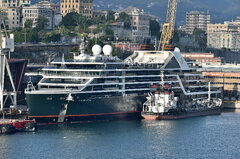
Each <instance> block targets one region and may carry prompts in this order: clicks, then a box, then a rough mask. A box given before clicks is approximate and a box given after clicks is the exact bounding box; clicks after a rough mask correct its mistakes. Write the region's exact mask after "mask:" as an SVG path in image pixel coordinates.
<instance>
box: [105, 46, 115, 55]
mask: <svg viewBox="0 0 240 159" xmlns="http://www.w3.org/2000/svg"><path fill="white" fill-rule="evenodd" d="M112 51H113V48H112V46H111V45H104V46H103V53H104V55H106V56H111V55H112Z"/></svg>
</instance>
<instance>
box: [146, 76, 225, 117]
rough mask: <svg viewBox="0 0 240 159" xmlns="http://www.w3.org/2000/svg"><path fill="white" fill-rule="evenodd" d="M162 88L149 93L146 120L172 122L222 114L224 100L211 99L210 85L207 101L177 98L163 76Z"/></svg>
mask: <svg viewBox="0 0 240 159" xmlns="http://www.w3.org/2000/svg"><path fill="white" fill-rule="evenodd" d="M161 78H162V79H161V86H160V87H158V88H157V90H156V91H155V92H154V93H148V97H147V101H146V102H145V103H144V104H143V111H142V112H141V115H142V117H143V118H144V119H146V120H171V119H183V118H190V117H198V116H207V115H219V114H221V104H222V100H221V99H220V98H211V95H210V94H211V92H210V83H209V95H208V98H206V99H202V98H201V99H197V98H196V99H194V98H184V97H182V96H180V97H182V98H183V99H181V98H180V97H176V96H175V95H174V91H173V90H172V86H171V84H170V83H169V84H167V83H164V75H163V73H162V75H161Z"/></svg>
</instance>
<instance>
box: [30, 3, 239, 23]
mask: <svg viewBox="0 0 240 159" xmlns="http://www.w3.org/2000/svg"><path fill="white" fill-rule="evenodd" d="M36 1H40V0H33V3H35V2H36ZM59 1H60V0H51V2H55V3H57V2H58V3H59ZM127 6H136V7H138V8H141V9H144V10H145V11H147V12H149V13H151V14H153V15H156V16H159V17H161V18H162V19H163V20H164V17H165V15H166V8H167V0H112V1H109V0H95V1H94V8H95V9H106V10H109V9H111V10H119V9H122V8H126V7H127ZM192 10H199V11H209V13H210V14H211V15H212V22H223V21H226V20H232V19H235V18H236V16H240V11H239V10H240V0H180V3H179V4H178V11H177V24H178V25H182V24H184V22H185V15H186V12H188V11H192Z"/></svg>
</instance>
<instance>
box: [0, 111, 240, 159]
mask: <svg viewBox="0 0 240 159" xmlns="http://www.w3.org/2000/svg"><path fill="white" fill-rule="evenodd" d="M239 135H240V113H239V112H224V113H222V115H219V116H206V117H196V118H190V119H182V120H173V121H146V120H121V121H108V122H106V121H104V122H93V123H82V124H67V125H66V124H63V125H48V126H40V127H39V130H38V131H37V132H34V133H17V134H12V135H1V136H0V153H1V156H0V158H4V159H8V158H9V159H18V158H25V159H26V158H31V159H32V158H36V159H38V158H57V159H59V158H64V159H65V158H69V159H70V158H80V159H81V158H83V159H85V158H86V159H91V158H93V159H96V158H97V159H108V158H109V159H113V158H119V159H121V158H122V159H128V158H133V159H135V158H136V159H155V158H162V159H175V158H176V159H195V158H196V159H205V158H206V159H207V158H208V159H226V158H227V159H231V158H232V159H238V158H240V137H239Z"/></svg>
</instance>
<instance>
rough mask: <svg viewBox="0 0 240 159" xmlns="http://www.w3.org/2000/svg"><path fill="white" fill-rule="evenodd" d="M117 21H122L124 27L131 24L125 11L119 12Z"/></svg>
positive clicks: (128, 26)
mask: <svg viewBox="0 0 240 159" xmlns="http://www.w3.org/2000/svg"><path fill="white" fill-rule="evenodd" d="M117 21H118V22H124V27H125V28H130V26H131V22H130V16H129V15H128V14H127V13H125V12H121V13H120V14H119V17H118V19H117Z"/></svg>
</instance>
